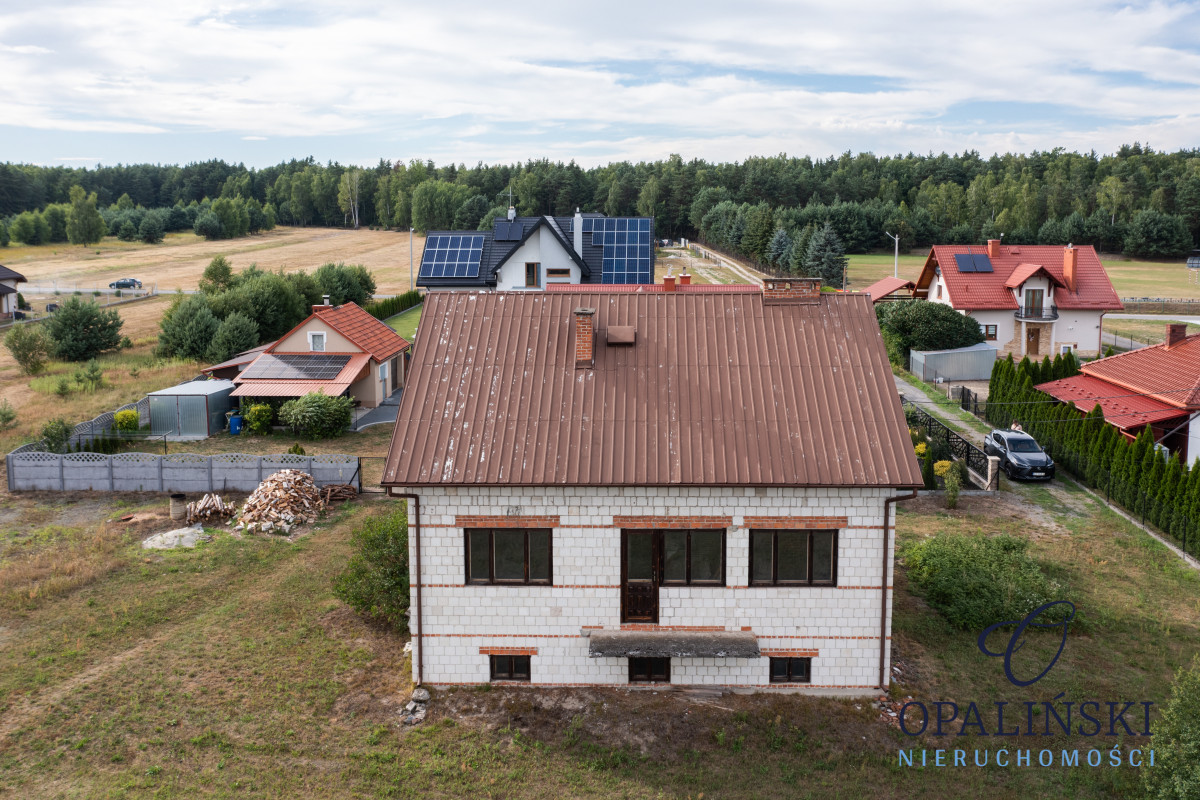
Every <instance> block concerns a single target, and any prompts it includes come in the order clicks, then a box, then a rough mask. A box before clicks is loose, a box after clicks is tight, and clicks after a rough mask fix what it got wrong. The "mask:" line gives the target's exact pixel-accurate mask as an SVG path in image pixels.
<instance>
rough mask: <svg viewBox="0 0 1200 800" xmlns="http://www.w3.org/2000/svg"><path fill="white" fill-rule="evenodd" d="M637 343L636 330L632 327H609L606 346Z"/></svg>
mask: <svg viewBox="0 0 1200 800" xmlns="http://www.w3.org/2000/svg"><path fill="white" fill-rule="evenodd" d="M636 341H637V330H636V329H635V328H634V327H633V326H632V325H610V326H609V327H608V344H609V346H612V345H626V344H633V343H634V342H636Z"/></svg>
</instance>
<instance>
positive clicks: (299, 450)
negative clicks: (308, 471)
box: [287, 442, 305, 456]
mask: <svg viewBox="0 0 1200 800" xmlns="http://www.w3.org/2000/svg"><path fill="white" fill-rule="evenodd" d="M287 452H288V453H289V454H290V455H293V456H302V455H305V452H304V448H303V447H301V446H300V443H299V442H296V443H295V444H294V445H292V446H291V447H289V448H288V449H287Z"/></svg>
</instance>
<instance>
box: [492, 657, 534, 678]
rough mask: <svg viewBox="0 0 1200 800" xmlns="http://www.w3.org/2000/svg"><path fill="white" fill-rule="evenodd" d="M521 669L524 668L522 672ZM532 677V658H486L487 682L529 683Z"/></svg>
mask: <svg viewBox="0 0 1200 800" xmlns="http://www.w3.org/2000/svg"><path fill="white" fill-rule="evenodd" d="M521 667H524V670H522V669H521ZM532 675H533V657H532V656H488V680H490V681H512V682H519V683H529V682H530V681H531V680H532Z"/></svg>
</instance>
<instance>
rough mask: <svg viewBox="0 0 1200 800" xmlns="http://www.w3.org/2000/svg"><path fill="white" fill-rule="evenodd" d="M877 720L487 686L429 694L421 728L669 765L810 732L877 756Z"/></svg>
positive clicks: (840, 711) (777, 707) (591, 691)
mask: <svg viewBox="0 0 1200 800" xmlns="http://www.w3.org/2000/svg"><path fill="white" fill-rule="evenodd" d="M876 714H877V710H876V708H875V706H874V702H873V701H872V700H869V699H833V698H823V697H810V696H805V695H796V694H791V695H782V694H765V693H764V694H753V695H740V694H726V693H722V692H720V691H719V690H714V689H704V688H702V687H695V688H694V689H692V688H684V687H663V688H662V689H660V690H654V689H629V688H611V689H608V688H604V689H602V688H571V689H551V688H520V687H514V686H491V685H489V686H486V687H480V688H456V689H451V690H446V691H436V692H434V696H433V700H432V701H431V702H430V704H429V720H428V721H427V722H426V724H429V723H430V722H436V721H437V720H439V719H454V720H456V721H457V722H458V723H460V724H464V725H469V726H473V727H477V728H480V729H483V730H488V731H498V730H516V731H520V732H521V734H522V735H524V736H529V737H531V738H533V739H536V740H538V741H541V742H545V743H547V744H555V745H563V746H567V747H572V746H581V747H585V748H591V749H599V750H605V751H609V750H618V751H620V750H627V751H630V752H633V753H636V754H639V755H643V756H649V757H651V758H672V757H677V756H679V755H681V754H684V753H696V752H698V751H705V750H711V749H714V748H717V747H724V746H733V747H735V748H737V747H740V746H741V744H740V743H739V742H741V743H744V742H746V741H750V742H753V743H755V744H757V743H758V742H759V741H761V740H770V739H771V738H772V737H777V738H783V737H785V736H786V737H789V738H791V739H792V740H793V741H794V740H797V739H799V740H803V739H805V738H807V736H809V735H814V736H815V735H817V734H818V733H819V736H820V738H821V747H823V748H825V749H826V750H829V751H834V752H851V751H861V750H862V749H864V748H867V747H871V748H874V747H883V746H886V742H887V726H886V724H877V725H871V724H865V723H867V722H868V720H872V719H874V718H875V717H876ZM864 734H865V735H864ZM753 746H754V745H753V744H752V745H747V747H748V749H750V748H752V747H753ZM751 751H752V750H751Z"/></svg>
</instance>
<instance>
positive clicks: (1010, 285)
mask: <svg viewBox="0 0 1200 800" xmlns="http://www.w3.org/2000/svg"><path fill="white" fill-rule="evenodd" d="M912 294H913V297H916V298H920V299H925V300H929V301H931V302H934V303H944V304H946V305H948V306H950V307H952V308H953V309H954V310H956V311H958V312H960V313H962V314H965V315H967V316H969V317H971V318H973V319H975V320H976V321H977V322H978V323H979V327H980V328H981V329H982V330H983V334H984V339H985V340H986V341H987V343H988V344H990V345H992V346H994V347H996V348H997V349H998V350H1000V351H1001V353H1012V354H1013V356H1014V357H1015V358H1022V357H1023V356H1029V357H1030V358H1039V359H1040V358H1042V357H1044V356H1051V357H1053V356H1055V355H1058V354H1060V353H1066V352H1068V351H1073V352H1075V353H1076V354H1078V355H1080V356H1085V357H1090V356H1096V355H1099V353H1100V325H1101V320H1102V319H1103V317H1104V314H1105V312H1108V311H1120V310H1121V309H1123V308H1124V306H1123V305H1121V300H1120V298H1118V297H1117V293H1116V290H1114V289H1113V285H1112V281H1110V280H1109V279H1108V273H1107V272H1105V271H1104V265H1103V264H1101V263H1100V256H1098V255H1097V254H1096V249H1095V248H1094V247H1092V246H1091V245H1085V246H1083V247H1073V246H1071V245H1067V246H1066V247H1060V246H1058V245H1024V244H1023V245H1003V244H1001V243H1000V240H999V239H990V240H988V243H987V246H986V247H982V246H979V245H934V246H933V249H931V250H930V251H929V257H928V258H927V259H926V260H925V266H924V267H923V268H922V270H921V276H920V277H919V278H918V279H917V283H916V288H914V289H913V290H912Z"/></svg>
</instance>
